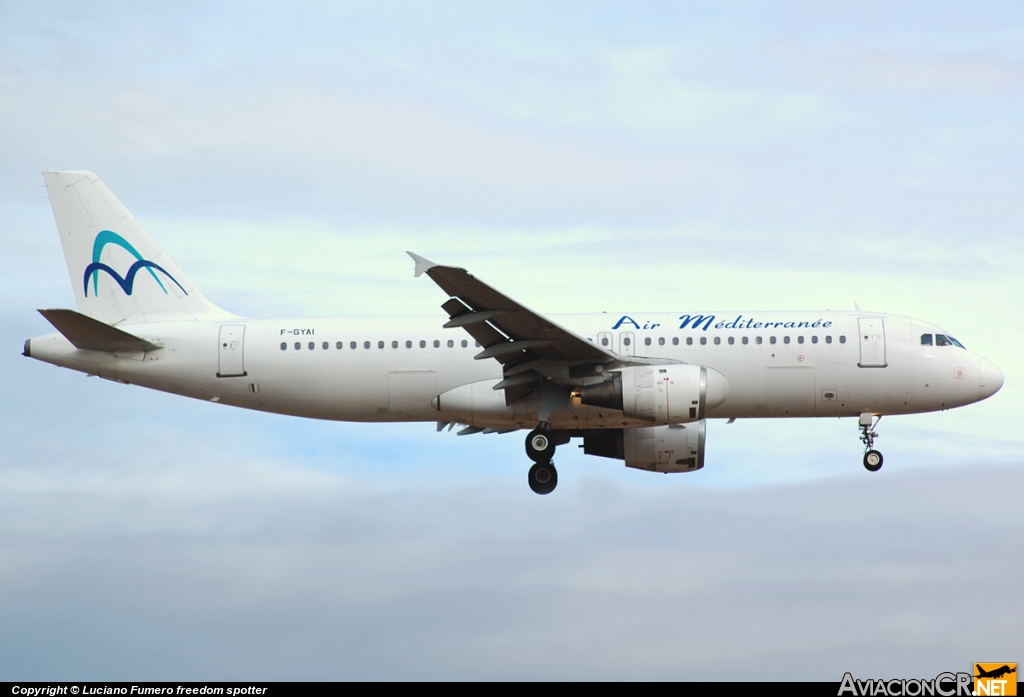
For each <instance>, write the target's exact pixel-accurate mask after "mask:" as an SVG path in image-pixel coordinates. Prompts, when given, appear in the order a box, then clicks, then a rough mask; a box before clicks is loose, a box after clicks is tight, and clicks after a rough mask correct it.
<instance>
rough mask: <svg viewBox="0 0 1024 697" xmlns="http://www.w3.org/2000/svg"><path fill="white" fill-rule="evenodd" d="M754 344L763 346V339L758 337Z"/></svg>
mask: <svg viewBox="0 0 1024 697" xmlns="http://www.w3.org/2000/svg"><path fill="white" fill-rule="evenodd" d="M754 343H755V344H757V345H758V346H760V345H761V337H757V338H756V339H754Z"/></svg>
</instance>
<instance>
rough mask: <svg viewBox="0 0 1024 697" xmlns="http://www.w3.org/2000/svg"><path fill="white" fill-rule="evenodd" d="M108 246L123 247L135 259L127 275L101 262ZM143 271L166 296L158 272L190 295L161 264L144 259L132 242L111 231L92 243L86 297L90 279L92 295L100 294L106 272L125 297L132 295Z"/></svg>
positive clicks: (87, 269)
mask: <svg viewBox="0 0 1024 697" xmlns="http://www.w3.org/2000/svg"><path fill="white" fill-rule="evenodd" d="M108 244H114V245H117V246H118V247H121V248H122V249H124V250H125V251H127V252H128V253H129V254H131V255H132V256H133V257H135V259H136V261H135V263H134V264H132V265H131V267H129V269H128V273H127V274H125V275H124V276H121V274H119V273H118V272H117V271H114V269H112V268H110V267H109V266H107V265H106V264H104V263H103V262H101V261H100V255H101V254H103V248H104V247H106V246H107V245H108ZM142 269H146V271H148V272H149V275H150V276H152V277H153V280H154V281H156V282H157V285H159V286H160V290H162V291H163V292H164V293H165V294H166V293H167V288H165V287H164V284H163V282H162V281H161V280H160V279H159V277H157V275H156V271H159V272H160V273H162V274H163V275H164V276H167V278H169V279H171V280H172V281H174V285H176V286H178V288H181V292H182V293H185V295H188V293H187V292H186V291H185V289H184V288H182V287H181V284H180V283H178V280H177V279H176V278H174V276H172V275H171V274H169V273H167V270H166V269H164V268H163V267H161V266H160V265H159V264H156V263H154V262H152V261H149V260H148V259H143V258H142V255H141V254H139V252H138V251H137V250H136V249H135V247H133V246H132V245H131V243H130V242H128V240H126V239H125V238H123V237H121V236H120V235H118V234H117V233H116V232H112V231H110V230H102V231H101V232H100V233H99V234H98V235H96V239H95V240H94V241H93V243H92V263H91V264H89V265H88V266H86V267H85V275H84V276H83V278H82V282H83V283H84V285H85V296H86V297H89V280H90V279H91V280H92V294H93V295H98V294H99V292H100V271H105V272H106V273H107V275H109V276H110V277H111V278H113V279H114V280H115V281H117V285H119V286H121V290H123V291H124V293H125V295H131V294H132V291H133V290H134V289H135V276H136V274H138V273H139V271H141V270H142Z"/></svg>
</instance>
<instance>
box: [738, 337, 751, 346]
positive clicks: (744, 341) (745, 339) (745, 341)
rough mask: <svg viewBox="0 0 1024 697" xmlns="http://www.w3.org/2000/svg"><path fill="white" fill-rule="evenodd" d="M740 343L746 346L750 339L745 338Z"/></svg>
mask: <svg viewBox="0 0 1024 697" xmlns="http://www.w3.org/2000/svg"><path fill="white" fill-rule="evenodd" d="M740 341H742V342H743V345H744V346H746V345H747V344H749V343H750V337H749V336H745V337H743V338H742V339H741V340H740Z"/></svg>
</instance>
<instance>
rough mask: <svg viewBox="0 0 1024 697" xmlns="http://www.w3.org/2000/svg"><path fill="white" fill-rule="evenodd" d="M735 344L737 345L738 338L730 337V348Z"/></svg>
mask: <svg viewBox="0 0 1024 697" xmlns="http://www.w3.org/2000/svg"><path fill="white" fill-rule="evenodd" d="M735 343H736V337H734V336H730V337H729V345H730V346H732V345H733V344H735Z"/></svg>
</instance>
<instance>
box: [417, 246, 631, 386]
mask: <svg viewBox="0 0 1024 697" xmlns="http://www.w3.org/2000/svg"><path fill="white" fill-rule="evenodd" d="M406 253H407V254H408V255H409V256H411V257H412V258H413V261H415V262H416V276H420V275H422V274H426V275H427V276H429V277H430V279H431V280H432V281H433V282H434V283H436V284H437V285H438V286H439V287H440V288H441V290H443V291H444V292H445V293H447V294H448V295H449V296H450V298H449V300H448V301H447V302H445V303H444V304H442V305H441V307H442V308H443V309H444V310H445V312H447V313H448V317H449V321H448V322H447V323H445V325H444V326H445V327H446V328H452V327H462V328H463V329H465V330H466V331H467V332H468V333H469V334H470V336H472V337H473V338H474V339H476V341H477V343H479V344H480V346H481V347H483V350H482V351H480V353H478V354H477V355H476V358H477V359H479V360H482V359H486V358H494V359H496V360H497V361H499V362H500V363H501V364H502V366H503V368H504V373H505V376H506V379H505V380H503V381H502V382H501V383H498V386H496V387H495V389H506V390H507V389H508V388H511V387H514V386H518V385H525V384H528V383H529V382H532V381H536V380H538V379H539V378H540V377H551V378H569V377H570V369H571V368H572V367H573V366H588V365H604V364H608V363H615V362H620V361H621V359H620V358H619V356H618V355H617V354H615V353H613V352H611V351H608V350H607V349H603V348H601V347H600V346H598V345H597V344H595V343H594V342H592V341H588V340H587V339H585V338H583V337H582V336H580V335H579V334H576V333H574V332H572V331H570V330H568V329H566V328H565V327H562V326H560V325H558V324H556V323H555V322H552V321H551V320H550V319H548V318H546V317H544V316H543V315H541V314H539V313H537V312H534V311H533V310H531V309H529V308H527V307H525V306H523V305H520V304H519V303H517V302H516V301H515V300H513V299H512V298H510V297H508V296H507V295H505V294H503V293H501V292H499V291H497V290H495V289H494V288H491V287H490V286H489V285H487V284H486V283H484V282H483V281H481V280H479V279H478V278H476V277H475V276H473V275H472V274H471V273H469V272H468V271H466V270H465V269H461V268H457V267H454V266H441V265H440V264H435V263H433V262H432V261H429V260H427V259H424V258H423V257H421V256H418V255H416V254H413V253H412V252H406ZM591 374H593V373H591ZM509 396H510V395H509V393H508V392H506V397H509Z"/></svg>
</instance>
